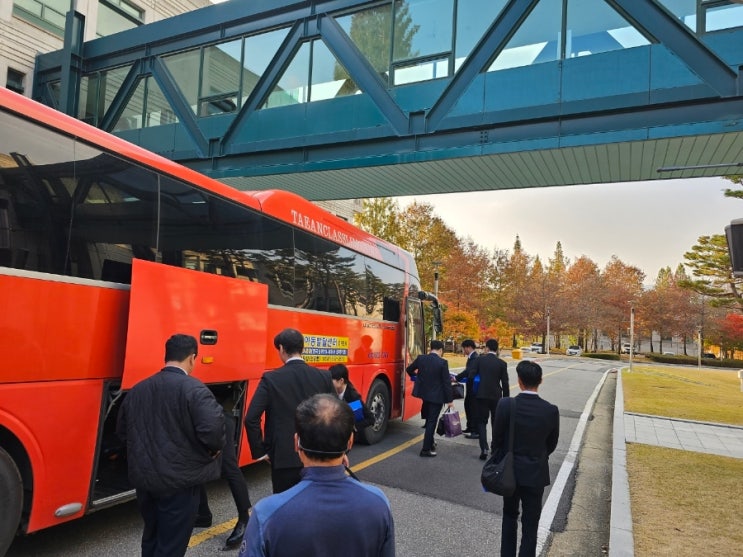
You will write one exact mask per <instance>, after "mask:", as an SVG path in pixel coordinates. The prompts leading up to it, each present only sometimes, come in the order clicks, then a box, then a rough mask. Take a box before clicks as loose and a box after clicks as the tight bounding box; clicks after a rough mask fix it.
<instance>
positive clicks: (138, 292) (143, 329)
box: [121, 259, 268, 389]
mask: <svg viewBox="0 0 743 557" xmlns="http://www.w3.org/2000/svg"><path fill="white" fill-rule="evenodd" d="M267 317H268V287H267V286H266V285H265V284H260V283H257V282H251V281H249V280H243V279H237V278H229V277H223V276H219V275H213V274H209V273H204V272H200V271H191V270H189V269H183V268H180V267H171V266H169V265H163V264H161V263H154V262H150V261H144V260H141V259H134V260H133V265H132V283H131V292H130V302H129V323H128V332H127V338H126V353H125V358H124V375H123V377H122V382H121V388H122V389H130V388H131V387H133V386H134V385H135V384H136V383H137V382H139V381H141V380H142V379H144V378H146V377H149V376H150V375H152V374H154V373H156V372H157V371H159V370H160V369H162V367H163V356H164V353H165V341H166V340H167V339H168V338H169V337H170V336H171V335H173V334H175V333H184V334H188V335H192V336H194V337H196V340H197V342H198V344H199V347H198V349H199V353H198V357H197V358H196V366H195V368H194V371H193V375H194V376H195V377H198V378H199V379H201V380H202V381H203V382H204V383H225V382H230V381H249V380H250V379H259V378H260V376H261V374H262V373H263V371H264V370H265V367H266V366H265V358H266V321H267Z"/></svg>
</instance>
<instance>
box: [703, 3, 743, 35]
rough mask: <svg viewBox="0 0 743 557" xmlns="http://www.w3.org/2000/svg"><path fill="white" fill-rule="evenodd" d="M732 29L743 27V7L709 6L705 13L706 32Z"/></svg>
mask: <svg viewBox="0 0 743 557" xmlns="http://www.w3.org/2000/svg"><path fill="white" fill-rule="evenodd" d="M732 27H743V5H741V4H740V3H739V2H738V3H737V4H731V3H728V4H725V5H714V6H709V7H707V8H706V9H705V13H704V30H705V32H707V31H717V30H719V29H730V28H732Z"/></svg>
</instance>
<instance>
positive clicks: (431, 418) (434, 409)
mask: <svg viewBox="0 0 743 557" xmlns="http://www.w3.org/2000/svg"><path fill="white" fill-rule="evenodd" d="M443 406H444V405H443V404H442V403H441V402H429V401H424V402H423V408H425V410H426V432H425V433H424V434H423V450H424V451H430V450H431V449H433V434H434V433H436V425H437V424H438V421H439V414H441V408H442V407H443Z"/></svg>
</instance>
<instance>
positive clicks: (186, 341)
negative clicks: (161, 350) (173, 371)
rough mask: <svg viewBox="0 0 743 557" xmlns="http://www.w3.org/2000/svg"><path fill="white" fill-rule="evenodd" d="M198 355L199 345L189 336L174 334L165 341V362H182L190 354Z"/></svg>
mask: <svg viewBox="0 0 743 557" xmlns="http://www.w3.org/2000/svg"><path fill="white" fill-rule="evenodd" d="M198 353H199V345H198V344H197V343H196V339H195V338H194V337H192V336H191V335H183V334H175V335H173V336H172V337H170V338H169V339H168V340H166V341H165V361H166V362H182V361H183V360H185V359H186V358H188V357H189V356H190V355H191V354H196V355H198Z"/></svg>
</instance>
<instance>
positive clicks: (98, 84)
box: [77, 65, 131, 126]
mask: <svg viewBox="0 0 743 557" xmlns="http://www.w3.org/2000/svg"><path fill="white" fill-rule="evenodd" d="M130 70H131V65H129V66H122V67H119V68H113V69H111V70H108V71H105V72H100V73H92V74H89V75H87V76H84V77H83V78H82V79H81V80H80V98H79V101H80V102H79V103H78V114H77V117H78V118H79V119H80V120H83V121H85V122H87V123H89V124H92V125H94V126H98V125H100V122H101V120H102V119H103V116H104V115H105V114H106V112H107V111H108V109H109V108H111V104H112V103H113V100H114V97H115V96H116V94H117V93H118V92H119V90H120V89H121V84H122V83H123V82H124V79H126V76H127V75H128V74H129V71H130Z"/></svg>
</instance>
